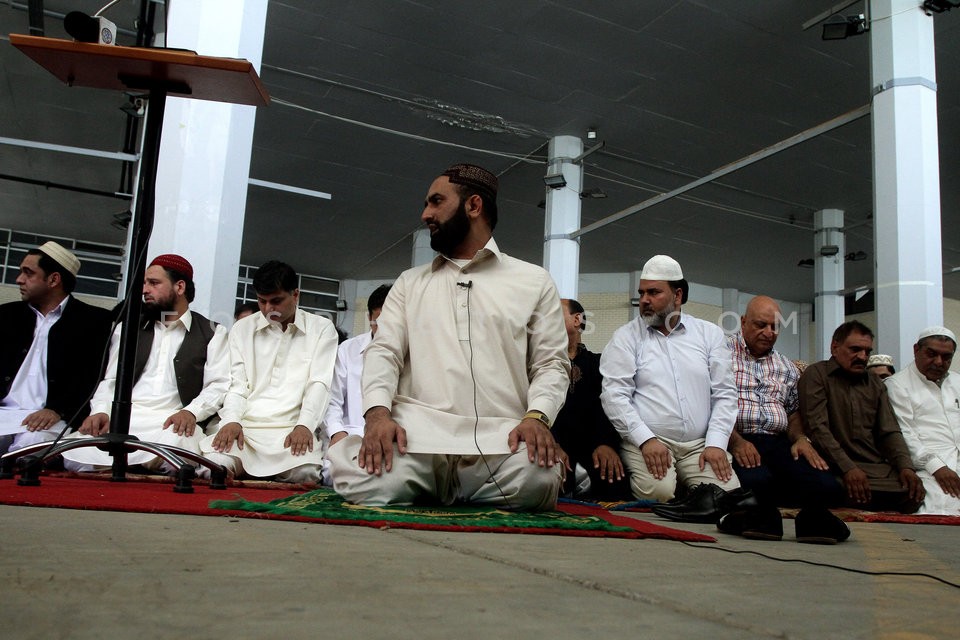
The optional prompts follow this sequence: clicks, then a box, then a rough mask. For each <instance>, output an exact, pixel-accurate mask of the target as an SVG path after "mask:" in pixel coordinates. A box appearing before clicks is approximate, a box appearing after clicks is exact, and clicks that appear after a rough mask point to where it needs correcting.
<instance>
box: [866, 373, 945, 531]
mask: <svg viewBox="0 0 960 640" xmlns="http://www.w3.org/2000/svg"><path fill="white" fill-rule="evenodd" d="M884 382H885V383H886V385H887V395H888V396H889V397H890V404H891V405H893V411H894V413H896V414H897V421H898V422H899V423H900V430H901V431H902V432H903V439H904V440H905V441H906V443H907V448H909V449H910V456H911V457H912V458H913V462H914V464H915V465H916V468H917V475H919V476H920V479H921V480H922V481H923V488H924V489H926V490H927V495H926V497H925V498H924V500H923V504H922V505H920V510H919V511H918V512H917V513H932V514H942V515H953V516H955V515H960V499H957V498H954V497H951V496H949V495H947V494H946V493H944V491H943V489H941V488H940V484H939V483H938V482H937V480H936V478H934V477H933V473H934V471H937V470H938V469H940V468H941V467H947V468H949V469H953V470H954V471H955V472H957V473H960V378H958V376H957V374H955V373H948V374H947V377H946V378H944V380H943V383H942V384H941V385H940V386H939V387H938V386H937V385H936V384H935V383H933V382H930V381H929V380H927V379H926V377H925V376H924V375H923V374H922V373H920V370H919V369H917V365H916V364H915V363H913V362H911V363H910V364H909V365H908V366H907V367H906V368H905V369H904V370H903V371H900V372H899V373H897V374H896V375H893V376H890V377H889V378H887V379H886V380H884Z"/></svg>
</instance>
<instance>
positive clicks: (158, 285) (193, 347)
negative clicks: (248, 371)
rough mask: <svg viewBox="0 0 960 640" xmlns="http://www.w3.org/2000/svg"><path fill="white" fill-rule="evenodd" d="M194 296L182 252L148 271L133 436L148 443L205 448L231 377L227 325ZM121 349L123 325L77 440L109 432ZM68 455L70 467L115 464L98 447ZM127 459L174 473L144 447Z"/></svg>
mask: <svg viewBox="0 0 960 640" xmlns="http://www.w3.org/2000/svg"><path fill="white" fill-rule="evenodd" d="M194 293H195V287H194V284H193V266H192V265H191V264H190V263H189V262H188V261H187V260H186V259H185V258H183V257H182V256H178V255H174V254H165V255H160V256H157V257H156V258H154V260H153V262H151V263H150V266H149V267H148V268H147V270H146V272H145V273H144V277H143V315H142V316H141V320H140V326H139V327H138V328H137V331H138V336H137V355H136V360H135V363H134V385H133V391H132V394H131V398H130V400H131V408H130V434H131V435H134V436H136V437H137V438H139V439H140V440H143V441H144V442H152V443H156V444H163V445H169V446H174V447H180V448H181V449H186V450H188V451H192V452H194V453H200V440H201V439H202V438H203V430H202V428H201V425H202V424H203V423H204V422H205V421H206V420H207V419H209V418H210V417H211V416H213V415H214V414H216V412H217V410H218V409H220V405H221V404H222V403H223V396H224V394H225V393H226V392H227V386H228V385H229V382H230V377H229V376H230V362H229V359H228V351H227V330H226V329H224V328H223V327H222V326H220V325H217V324H216V323H214V322H212V321H210V320H208V319H207V318H205V317H203V316H202V315H200V314H199V313H197V312H196V311H191V310H190V303H191V302H193V297H194ZM119 353H120V327H119V326H118V327H117V329H116V331H114V334H113V342H112V343H111V345H110V362H109V364H108V365H107V374H106V376H105V377H104V379H103V380H102V381H101V382H100V385H99V386H98V387H97V391H96V393H95V394H94V395H93V399H92V400H91V401H90V407H91V414H90V417H88V418H87V419H86V420H84V421H83V424H82V425H81V426H80V430H79V435H77V436H75V437H90V436H99V435H103V434H105V433H107V431H108V430H109V428H110V418H111V416H110V410H111V407H112V404H113V397H114V390H115V389H116V383H117V361H118V359H119ZM63 458H64V466H65V467H66V468H67V469H69V470H71V471H92V470H94V469H96V468H97V467H101V468H105V467H108V466H110V465H111V464H112V462H113V458H112V457H111V456H110V454H109V453H107V452H106V451H100V450H99V449H97V448H95V447H82V448H77V449H71V450H70V451H66V452H64V454H63ZM127 463H128V464H131V465H134V464H139V465H143V466H144V467H146V468H148V469H154V470H163V471H164V472H166V473H173V472H174V471H175V469H173V468H172V467H170V465H168V464H166V463H164V462H163V461H162V460H160V459H159V458H157V457H156V456H154V455H153V454H152V453H150V452H147V451H139V450H138V451H131V452H129V453H128V454H127ZM198 472H200V473H201V474H202V473H205V470H204V469H198Z"/></svg>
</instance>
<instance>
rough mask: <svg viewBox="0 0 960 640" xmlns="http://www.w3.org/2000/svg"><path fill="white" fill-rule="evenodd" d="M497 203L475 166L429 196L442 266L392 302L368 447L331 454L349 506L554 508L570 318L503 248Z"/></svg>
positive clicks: (418, 274) (347, 444) (385, 316)
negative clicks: (556, 434)
mask: <svg viewBox="0 0 960 640" xmlns="http://www.w3.org/2000/svg"><path fill="white" fill-rule="evenodd" d="M496 196H497V178H496V176H494V175H493V174H492V173H490V172H489V171H487V170H486V169H482V168H481V167H477V166H474V165H469V164H456V165H453V166H452V167H450V168H449V169H447V170H446V171H444V172H443V174H442V175H440V176H439V177H438V178H437V179H436V180H434V181H433V183H432V184H431V185H430V188H429V190H428V191H427V196H426V200H425V203H424V209H423V214H422V216H421V220H422V221H423V222H424V223H425V224H426V225H427V227H428V228H429V229H430V232H431V246H432V247H433V248H434V249H435V250H436V251H438V252H439V253H440V255H439V256H437V257H436V258H435V259H434V260H433V262H432V263H430V264H428V265H424V266H422V267H417V268H414V269H409V270H407V271H405V272H403V273H402V274H401V275H400V277H399V278H398V279H397V281H396V283H394V285H393V288H392V289H391V290H390V295H389V296H388V297H387V300H386V302H385V303H384V305H383V310H382V312H381V314H380V317H379V319H378V321H377V324H378V330H377V335H376V336H375V337H374V339H373V342H371V343H370V346H368V347H367V350H366V353H365V356H364V363H363V376H362V387H363V409H364V420H365V427H364V435H363V437H362V438H361V437H360V436H357V435H348V436H347V437H346V438H343V439H342V440H340V441H339V442H337V443H336V444H334V445H333V446H332V447H331V448H330V451H329V453H328V456H329V458H330V461H331V475H332V478H333V486H334V488H335V489H336V490H337V492H339V493H340V494H341V495H343V496H344V497H345V498H346V499H347V500H349V501H351V502H355V503H360V504H368V505H387V504H411V503H413V502H415V501H416V502H421V501H427V502H434V503H436V502H440V503H442V504H451V503H453V502H466V503H473V504H487V505H495V506H498V507H502V508H506V509H513V510H530V511H537V510H549V509H553V508H554V507H555V505H556V501H557V494H558V491H559V488H560V483H561V481H562V475H563V473H562V468H563V465H562V464H558V462H559V461H560V460H561V457H562V454H563V453H562V451H561V450H560V448H559V447H558V446H557V445H556V442H555V441H554V439H553V435H552V434H551V433H550V429H549V425H550V423H551V422H552V420H553V419H554V418H555V417H556V415H557V412H558V411H559V409H560V406H561V405H562V404H563V400H564V396H565V395H566V391H567V385H568V383H569V366H570V364H569V360H568V359H567V356H566V346H567V338H566V332H565V331H564V322H563V314H562V311H561V307H560V299H559V297H558V295H557V290H556V287H555V286H554V284H553V281H552V279H551V278H550V274H548V273H547V272H546V271H545V270H543V269H542V268H540V267H537V266H534V265H531V264H528V263H525V262H521V261H519V260H516V259H515V258H511V257H510V256H507V255H505V254H504V253H502V252H501V251H500V249H499V247H498V246H497V243H496V242H495V241H494V239H493V229H494V227H495V226H496V224H497V208H496Z"/></svg>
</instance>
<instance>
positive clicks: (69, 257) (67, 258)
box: [40, 240, 80, 277]
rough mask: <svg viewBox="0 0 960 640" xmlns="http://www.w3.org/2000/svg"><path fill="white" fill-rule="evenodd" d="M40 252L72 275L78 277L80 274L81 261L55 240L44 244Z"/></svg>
mask: <svg viewBox="0 0 960 640" xmlns="http://www.w3.org/2000/svg"><path fill="white" fill-rule="evenodd" d="M40 251H42V252H43V253H45V254H46V255H48V256H50V258H51V259H52V260H53V261H54V262H56V263H57V264H59V265H60V266H61V267H63V268H64V269H66V270H67V271H69V272H70V273H72V274H73V275H74V277H76V275H77V273H79V272H80V261H79V260H77V256H75V255H73V254H72V253H71V252H69V251H67V250H66V249H64V248H63V247H61V246H60V245H59V244H57V243H56V242H54V241H53V240H50V241H49V242H45V243H43V244H42V245H41V246H40Z"/></svg>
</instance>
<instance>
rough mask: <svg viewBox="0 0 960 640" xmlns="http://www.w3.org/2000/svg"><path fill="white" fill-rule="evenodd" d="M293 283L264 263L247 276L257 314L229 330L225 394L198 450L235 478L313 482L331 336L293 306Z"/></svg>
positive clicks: (329, 326) (325, 323)
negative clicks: (212, 429) (215, 424)
mask: <svg viewBox="0 0 960 640" xmlns="http://www.w3.org/2000/svg"><path fill="white" fill-rule="evenodd" d="M298 284H299V277H298V276H297V272H296V271H294V270H293V268H292V267H290V265H288V264H284V263H283V262H278V261H275V260H271V261H270V262H267V263H266V264H264V265H263V266H261V267H260V268H259V269H257V272H256V273H255V274H254V276H253V288H254V290H255V291H256V292H257V303H258V304H259V305H260V313H255V314H253V315H250V316H247V317H246V318H242V319H241V320H238V321H237V323H236V324H235V325H233V328H232V329H231V330H230V338H229V342H230V363H231V365H230V390H229V391H228V392H227V397H226V399H225V400H224V403H223V409H222V410H221V411H220V424H221V426H220V430H219V431H217V433H216V434H215V435H211V436H209V437H207V438H206V439H205V440H204V441H203V442H202V443H201V445H200V447H201V450H202V451H203V454H204V455H205V456H207V457H208V458H209V459H210V460H212V461H214V462H217V463H219V464H222V465H223V466H225V467H227V470H228V473H230V474H232V475H233V476H234V477H239V476H242V475H247V476H252V477H255V478H270V479H273V480H277V481H280V482H294V483H311V482H312V483H316V482H319V481H320V466H321V464H322V463H323V452H322V451H321V447H320V446H319V443H318V442H317V440H316V436H315V435H314V431H315V429H316V428H317V425H319V424H320V419H321V418H323V414H324V412H325V411H326V409H327V402H328V401H329V399H330V384H331V381H332V379H333V366H334V363H335V361H336V358H337V330H336V328H335V327H334V326H333V323H332V322H330V321H329V320H327V319H326V318H322V317H320V316H317V315H313V314H309V313H306V312H305V311H303V310H302V309H299V308H298V307H297V302H298V300H299V299H300V289H299V288H298Z"/></svg>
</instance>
